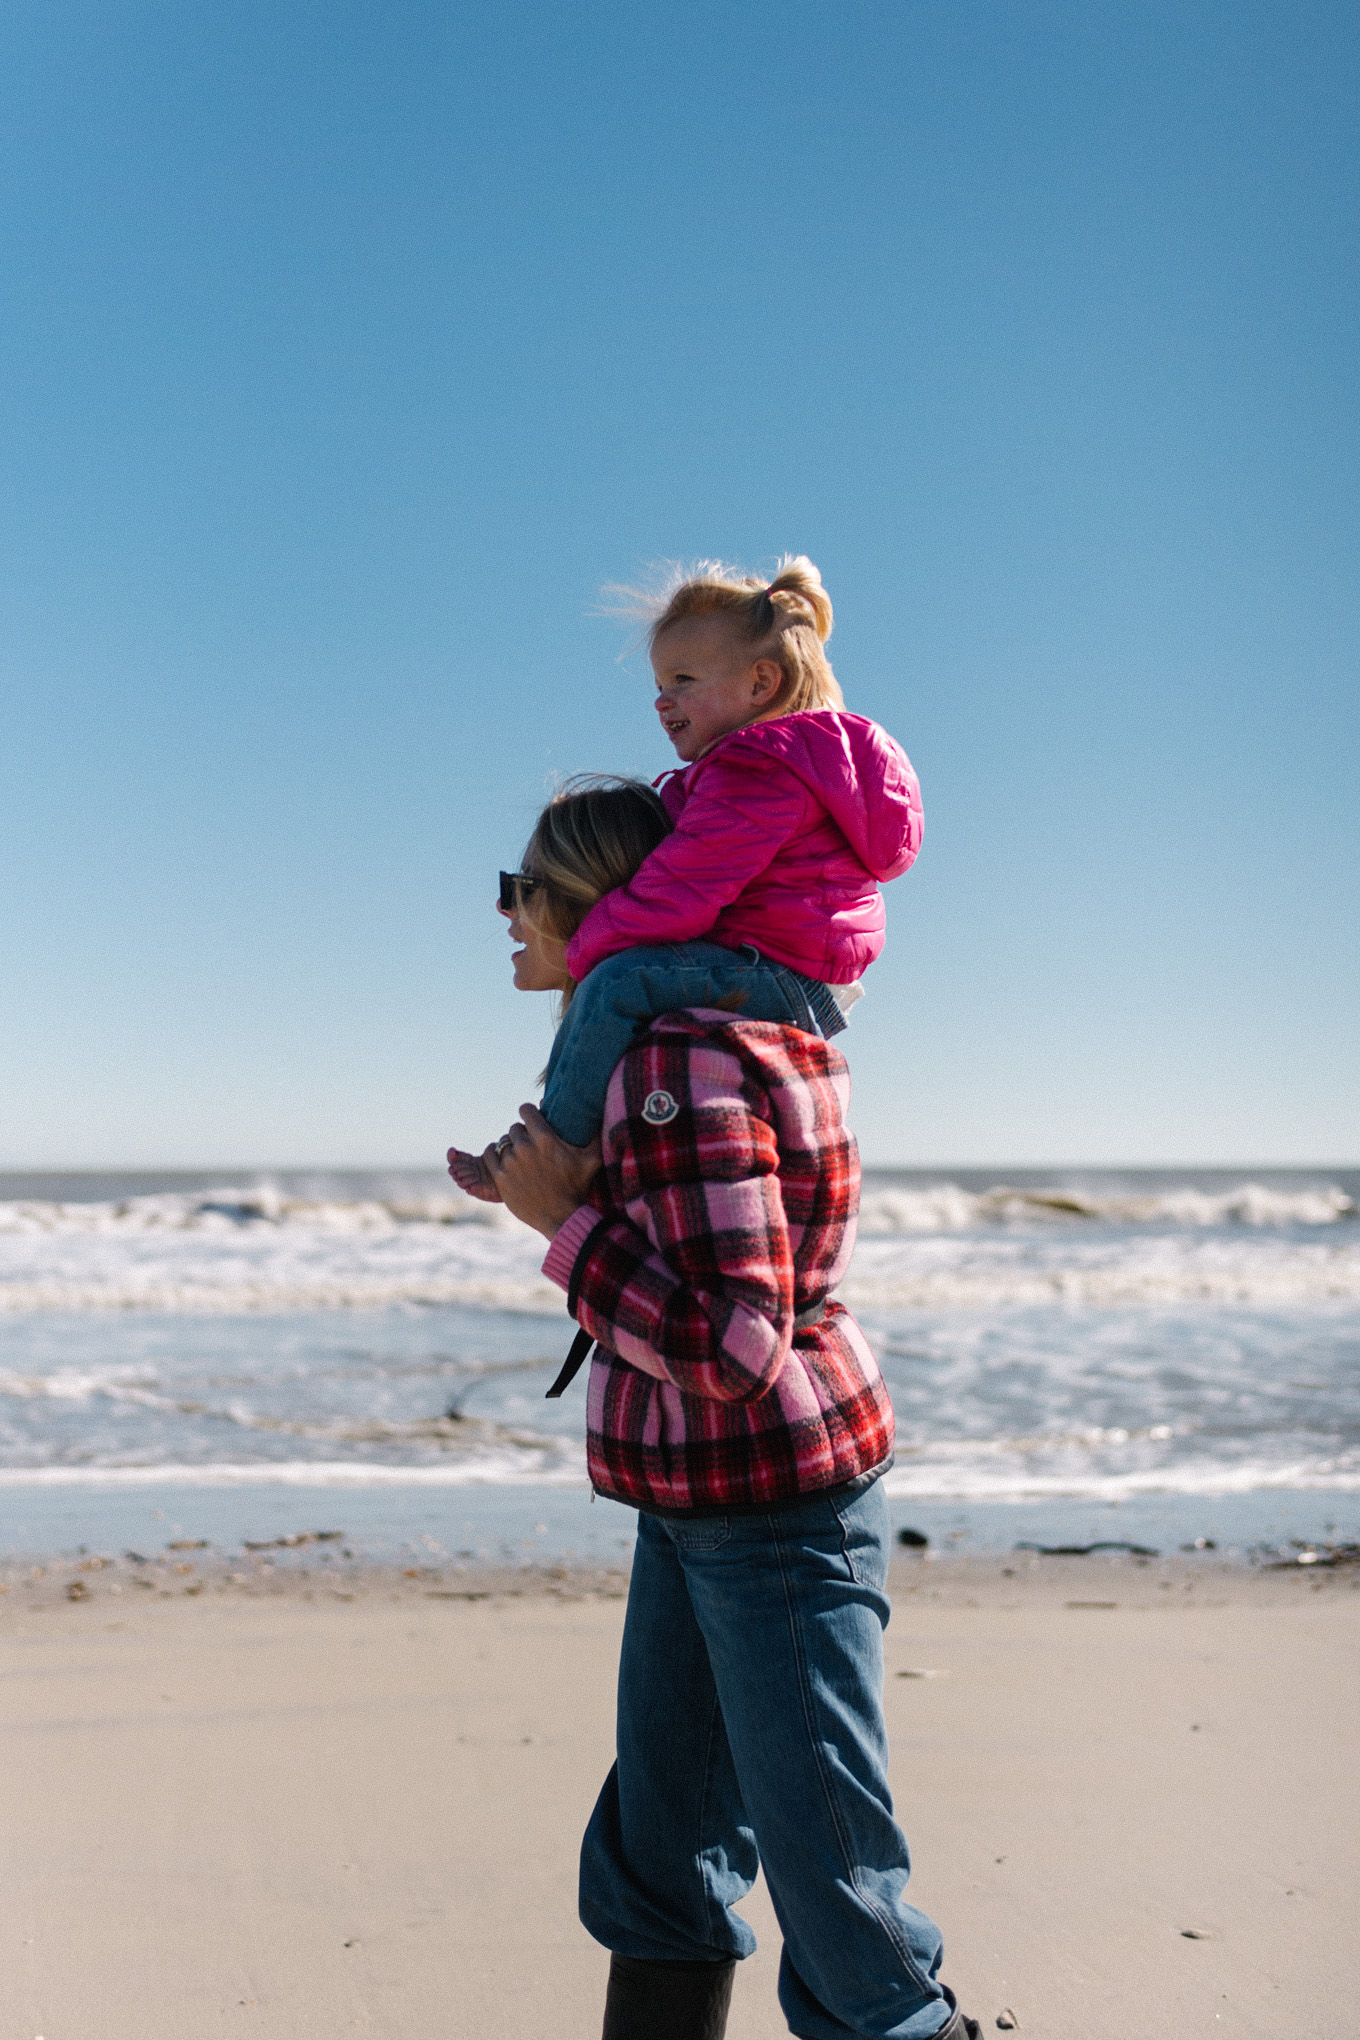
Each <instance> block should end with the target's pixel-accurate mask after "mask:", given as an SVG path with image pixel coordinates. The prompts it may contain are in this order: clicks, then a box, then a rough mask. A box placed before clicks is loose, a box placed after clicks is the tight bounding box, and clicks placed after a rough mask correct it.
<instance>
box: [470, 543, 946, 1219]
mask: <svg viewBox="0 0 1360 2040" xmlns="http://www.w3.org/2000/svg"><path fill="white" fill-rule="evenodd" d="M830 634H831V601H830V597H829V596H828V595H827V592H826V590H825V588H824V587H823V586H822V579H821V575H820V574H819V573H818V571H817V569H816V567H814V566H813V564H812V562H811V561H810V560H808V559H805V558H803V557H801V556H799V557H797V558H786V559H784V560H783V561H782V562H781V564H780V567H779V571H778V572H777V574H776V575H775V577H774V579H773V580H772V581H771V582H769V584H768V585H766V584H765V583H764V582H762V581H757V580H754V579H751V578H749V577H744V576H743V577H739V576H737V575H734V574H731V573H729V572H728V571H726V570H725V569H723V568H722V567H721V566H716V565H715V566H712V567H709V566H705V567H703V568H701V569H700V570H699V571H698V572H696V573H695V574H693V575H692V576H691V577H690V578H689V579H687V580H684V581H682V582H681V583H680V585H679V586H678V587H677V588H676V589H675V591H674V593H673V594H672V595H671V596H670V597H669V599H668V600H667V601H666V603H665V605H664V607H662V608H661V609H660V611H659V613H658V614H657V615H656V617H655V619H654V621H653V623H652V625H651V628H650V630H649V633H648V641H649V646H650V650H651V657H652V665H653V668H654V670H655V673H656V689H657V692H656V709H657V714H658V715H659V716H660V718H661V724H662V727H663V728H664V730H665V732H666V734H667V736H668V737H669V738H670V740H671V743H672V744H673V745H674V747H675V750H676V753H677V755H678V757H679V758H680V759H681V761H682V764H681V767H680V768H679V769H677V770H676V771H673V772H671V773H669V774H668V775H666V776H665V777H664V778H663V779H661V780H659V781H658V782H657V784H658V786H659V788H660V792H661V799H662V801H663V803H664V805H665V808H666V811H667V813H668V815H669V816H670V819H671V822H672V824H673V827H672V830H671V833H670V834H669V835H667V836H665V837H664V838H663V840H662V841H661V842H660V843H659V844H658V845H657V847H656V848H655V849H654V850H653V851H652V852H651V854H650V856H649V857H647V859H646V860H645V862H644V863H643V864H642V865H641V867H640V868H639V870H638V871H637V874H636V876H635V877H634V878H633V879H632V881H631V882H630V883H629V884H628V885H625V886H620V887H619V888H618V889H617V890H616V891H614V892H610V893H607V894H606V895H605V897H604V898H603V899H601V900H600V901H599V902H598V904H597V905H595V906H594V907H593V908H592V909H591V911H590V912H589V913H588V914H587V916H586V918H585V920H584V921H583V922H582V924H581V926H580V928H579V929H578V931H577V933H576V934H575V935H574V936H573V937H572V939H571V941H570V943H569V944H568V945H567V951H566V964H567V969H568V971H569V972H570V974H571V976H572V978H573V979H574V980H575V981H576V990H575V992H574V995H573V996H572V998H571V1001H570V1004H569V1005H568V1006H567V1009H566V1013H565V1015H564V1017H563V1020H562V1024H561V1026H560V1027H559V1029H558V1031H557V1035H556V1037H555V1039H554V1042H553V1049H552V1054H551V1056H550V1058H549V1061H548V1068H547V1071H546V1073H545V1090H544V1095H543V1111H544V1114H545V1116H546V1117H547V1119H548V1120H549V1121H550V1123H551V1124H552V1125H553V1126H554V1127H555V1128H556V1130H557V1132H558V1133H559V1134H560V1135H561V1136H562V1138H563V1139H564V1140H567V1141H570V1142H572V1143H574V1144H575V1145H576V1146H580V1147H584V1146H586V1145H587V1144H588V1143H589V1142H591V1141H592V1140H594V1138H595V1137H596V1135H597V1134H598V1133H599V1130H600V1122H601V1117H602V1114H603V1108H604V1095H605V1091H606V1089H607V1087H608V1084H609V1079H610V1077H611V1076H612V1074H613V1071H614V1068H615V1065H616V1064H617V1063H618V1061H619V1059H620V1057H621V1056H622V1055H623V1054H624V1052H625V1050H626V1049H627V1048H628V1047H629V1046H630V1045H631V1043H632V1041H633V1039H634V1037H635V1035H636V1034H637V1032H638V1031H639V1029H640V1028H641V1027H643V1026H645V1025H646V1024H647V1022H648V1021H650V1020H652V1019H654V1018H655V1017H656V1016H657V1015H658V1014H659V1013H664V1012H674V1011H676V1010H678V1009H680V1008H682V1007H687V1006H722V1007H726V1008H729V1009H732V1010H735V1011H738V1012H740V1013H741V1015H742V1017H743V1018H744V1019H750V1020H775V1021H780V1022H782V1023H785V1024H789V1025H792V1026H795V1027H801V1028H804V1029H806V1030H808V1031H809V1032H812V1033H817V1034H822V1035H824V1036H829V1035H832V1034H835V1033H838V1032H839V1031H840V1030H841V1029H842V1028H843V1027H844V1025H845V1014H846V1011H847V1010H848V1008H849V1007H850V1006H851V1005H852V1004H853V1003H854V1001H855V1000H856V999H857V998H859V997H860V995H861V990H862V987H861V985H860V982H859V981H860V978H861V976H862V975H863V973H864V971H865V969H866V967H867V966H868V965H869V964H871V963H872V962H873V961H874V959H875V957H877V955H878V954H879V952H880V950H881V949H882V947H883V939H884V913H883V901H882V898H881V896H880V894H879V890H878V885H879V881H881V880H886V879H890V878H897V877H898V876H899V875H900V874H901V873H902V872H904V871H906V870H907V868H908V867H909V865H910V864H911V863H912V862H913V860H914V859H915V856H916V853H917V851H918V849H919V848H920V844H921V803H920V794H919V791H918V788H917V783H916V775H915V773H914V772H913V771H912V768H911V765H910V763H909V761H908V759H907V756H906V753H905V752H904V751H903V750H902V748H901V746H900V745H899V744H897V743H895V742H894V740H893V739H892V738H891V737H890V736H889V735H888V733H887V732H886V730H883V729H881V728H880V727H879V725H878V724H877V723H874V722H870V721H869V720H868V718H867V717H865V716H859V715H850V714H848V713H847V712H846V709H845V706H844V698H843V696H842V694H841V690H840V687H839V686H838V685H837V682H836V677H835V675H834V674H833V672H832V670H831V666H830V664H829V662H828V660H827V656H826V653H825V651H824V650H823V645H824V643H825V640H826V639H827V638H828V637H829V636H830ZM533 876H534V875H533V873H532V872H530V873H525V874H522V877H523V878H524V879H525V881H526V882H527V885H529V886H531V885H532V881H533ZM502 904H503V905H505V904H506V903H505V902H502ZM450 1173H451V1174H452V1175H453V1176H454V1177H455V1179H456V1180H457V1181H459V1182H460V1183H462V1185H463V1187H464V1188H465V1189H470V1190H471V1189H482V1183H483V1172H482V1168H481V1164H480V1162H479V1161H478V1160H477V1159H476V1158H475V1157H473V1156H470V1155H463V1154H460V1153H459V1152H458V1151H457V1150H452V1151H451V1152H450ZM482 1194H485V1190H484V1189H482Z"/></svg>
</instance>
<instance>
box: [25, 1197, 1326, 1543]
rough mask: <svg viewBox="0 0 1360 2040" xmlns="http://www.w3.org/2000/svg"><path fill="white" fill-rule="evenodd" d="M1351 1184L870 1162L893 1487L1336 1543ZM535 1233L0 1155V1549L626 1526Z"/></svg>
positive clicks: (865, 1272) (471, 1211)
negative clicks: (336, 1528) (190, 1538)
mask: <svg viewBox="0 0 1360 2040" xmlns="http://www.w3.org/2000/svg"><path fill="white" fill-rule="evenodd" d="M1358 1206H1360V1171H1349V1170H1317V1171H1307V1170H1287V1171H1286V1170H1253V1171H1250V1172H1247V1171H1224V1170H1196V1169H1182V1170H1167V1171H1148V1170H1084V1169H1066V1170H1043V1171H1038V1170H1012V1171H1002V1170H941V1171H924V1170H898V1171H881V1170H880V1171H867V1172H866V1175H865V1182H864V1196H863V1204H862V1210H861V1218H860V1232H859V1244H858V1247H857V1250H856V1253H855V1258H854V1261H853V1263H852V1265H851V1269H850V1272H849V1274H848V1277H847V1279H846V1281H845V1283H844V1285H843V1287H842V1289H841V1291H840V1296H841V1299H842V1300H843V1301H844V1302H845V1303H846V1304H848V1305H849V1306H850V1307H851V1308H852V1309H854V1310H855V1312H856V1314H857V1315H858V1316H859V1318H860V1321H861V1323H862V1324H863V1326H864V1328H865V1331H866V1333H867V1334H868V1336H869V1339H870V1341H871V1343H872V1345H873V1347H874V1349H875V1351H876V1352H877V1354H878V1356H879V1360H880V1363H881V1365H882V1367H883V1371H884V1374H885V1376H886V1378H887V1381H888V1383H889V1386H890V1389H891V1392H892V1397H893V1402H894V1405H895V1408H896V1412H897V1424H898V1451H897V1461H896V1465H895V1467H894V1469H893V1471H892V1473H891V1474H890V1475H889V1476H888V1492H889V1495H890V1497H891V1499H892V1502H893V1506H894V1513H895V1515H896V1516H897V1517H898V1518H899V1520H900V1521H901V1522H903V1523H907V1522H909V1521H910V1522H913V1523H917V1524H919V1525H920V1526H921V1527H922V1528H923V1529H924V1530H926V1531H927V1532H928V1533H929V1534H931V1536H932V1538H933V1539H935V1540H936V1541H940V1540H948V1539H953V1540H955V1542H962V1543H963V1544H965V1545H970V1544H982V1545H987V1544H990V1545H996V1544H997V1543H1006V1542H1010V1541H1021V1540H1022V1539H1023V1537H1024V1532H1025V1531H1026V1530H1027V1529H1028V1530H1031V1531H1033V1532H1034V1533H1035V1536H1036V1538H1037V1539H1038V1541H1042V1539H1043V1537H1044V1536H1048V1537H1056V1538H1070V1537H1071V1536H1073V1535H1077V1534H1084V1533H1085V1532H1087V1531H1090V1532H1092V1533H1093V1534H1094V1535H1099V1536H1120V1537H1122V1536H1125V1535H1128V1536H1129V1537H1132V1536H1133V1535H1134V1533H1135V1531H1137V1532H1138V1534H1139V1535H1141V1536H1142V1537H1144V1538H1146V1537H1149V1536H1152V1537H1155V1538H1160V1539H1161V1540H1162V1542H1164V1543H1165V1542H1175V1541H1182V1542H1184V1541H1189V1542H1194V1541H1195V1539H1196V1538H1205V1537H1210V1536H1211V1535H1212V1533H1213V1532H1215V1531H1216V1532H1218V1533H1219V1534H1218V1535H1217V1536H1213V1541H1214V1542H1215V1543H1219V1542H1227V1541H1235V1542H1236V1543H1238V1544H1239V1545H1245V1544H1251V1543H1256V1544H1258V1545H1267V1544H1272V1543H1273V1544H1274V1545H1275V1546H1280V1545H1285V1546H1287V1545H1288V1542H1289V1539H1290V1538H1297V1539H1300V1540H1307V1539H1316V1538H1320V1537H1324V1536H1328V1535H1331V1536H1336V1537H1338V1538H1343V1539H1344V1538H1353V1537H1354V1536H1355V1535H1356V1530H1357V1524H1358V1523H1360V1368H1358V1367H1357V1361H1358V1360H1360V1222H1358V1218H1360V1213H1358V1209H1357V1207H1358ZM541 1259H542V1243H541V1241H540V1240H539V1239H538V1237H537V1235H536V1234H533V1233H531V1232H529V1231H528V1230H527V1229H526V1228H525V1227H523V1226H521V1225H519V1224H517V1223H516V1221H514V1220H513V1219H511V1218H509V1217H508V1216H507V1215H506V1214H505V1213H504V1212H502V1211H500V1210H495V1209H488V1208H487V1207H485V1206H481V1205H478V1204H475V1203H474V1202H472V1201H471V1200H470V1199H467V1198H465V1197H464V1196H462V1194H461V1193H460V1192H458V1191H457V1190H456V1189H454V1187H453V1186H452V1185H451V1184H450V1183H449V1181H448V1179H447V1177H443V1176H440V1175H438V1174H436V1173H434V1172H433V1171H431V1172H419V1171H395V1170H394V1171H371V1172H365V1171H331V1172H312V1173H308V1172H267V1171H259V1172H256V1171H237V1172H234V1173H222V1172H208V1171H202V1172H196V1173H192V1174H184V1175H178V1176H170V1175H164V1174H162V1175H155V1176H150V1175H140V1176H139V1175H112V1174H109V1175H87V1176H79V1177H74V1176H64V1177H56V1176H28V1177H19V1176H8V1177H6V1176H0V1553H6V1554H14V1553H18V1552H30V1553H31V1552H39V1551H42V1550H44V1549H49V1548H51V1549H56V1548H63V1549H64V1548H70V1549H74V1548H76V1546H77V1545H81V1544H84V1545H87V1546H88V1547H89V1548H91V1549H96V1548H99V1547H101V1546H102V1545H104V1544H109V1543H116V1542H118V1541H119V1540H120V1539H122V1538H127V1539H130V1540H131V1541H134V1542H135V1541H136V1540H137V1538H138V1537H140V1538H141V1539H142V1541H145V1538H146V1536H147V1535H148V1534H149V1530H148V1525H150V1526H152V1527H157V1528H158V1527H164V1528H166V1529H167V1530H170V1531H178V1530H185V1529H197V1530H199V1531H201V1532H202V1533H203V1534H205V1535H207V1534H209V1533H211V1535H212V1536H213V1537H214V1539H216V1540H218V1541H227V1542H230V1541H231V1540H232V1539H233V1538H239V1537H243V1536H248V1535H250V1533H251V1531H252V1530H254V1531H257V1532H260V1533H262V1534H263V1533H266V1532H270V1531H271V1527H272V1529H274V1530H277V1532H278V1534H288V1533H290V1532H295V1531H298V1530H300V1529H301V1528H303V1527H304V1525H306V1524H311V1523H312V1519H313V1518H315V1517H318V1516H319V1515H325V1514H329V1515H335V1514H336V1513H337V1511H338V1512H339V1514H340V1515H341V1516H342V1517H344V1519H345V1524H344V1527H345V1528H346V1531H347V1534H348V1535H350V1536H351V1537H353V1538H364V1539H366V1540H367V1542H368V1544H369V1545H370V1546H371V1547H372V1548H373V1549H375V1550H376V1549H378V1548H379V1547H381V1548H383V1549H389V1550H390V1549H405V1548H410V1549H417V1548H419V1549H424V1550H429V1549H432V1548H433V1549H438V1550H440V1551H444V1552H450V1553H457V1554H461V1555H462V1556H464V1557H468V1556H475V1557H495V1558H498V1559H505V1558H506V1557H515V1558H524V1557H532V1558H536V1559H544V1558H558V1557H561V1556H563V1555H564V1554H565V1555H569V1556H584V1557H592V1558H599V1557H602V1556H614V1555H617V1554H619V1553H621V1552H623V1551H626V1548H627V1545H628V1543H629V1541H630V1530H631V1519H630V1517H629V1516H628V1512H626V1511H624V1510H621V1509H619V1508H617V1507H616V1506H611V1505H605V1506H603V1507H600V1508H591V1507H589V1492H588V1489H587V1487H586V1484H585V1480H584V1452H583V1430H584V1393H583V1384H582V1383H578V1384H577V1386H576V1387H575V1388H574V1389H573V1390H571V1391H569V1392H568V1394H567V1395H566V1396H564V1397H563V1398H562V1400H561V1401H559V1402H552V1403H550V1402H546V1401H545V1400H544V1391H545V1389H546V1388H547V1386H548V1383H549V1382H550V1381H551V1379H552V1377H553V1375H554V1373H555V1372H556V1370H557V1368H558V1366H559V1365H560V1362H561V1359H562V1357H563V1355H564V1353H565V1351H566V1348H567V1346H568V1344H569V1343H570V1335H571V1331H572V1327H571V1325H570V1323H569V1321H568V1319H567V1317H566V1314H565V1309H564V1302H563V1298H562V1296H561V1293H560V1292H559V1291H558V1290H557V1289H555V1288H554V1287H553V1286H552V1285H551V1284H549V1283H547V1282H546V1281H545V1280H544V1279H543V1277H542V1275H541V1274H540V1273H539V1264H540V1261H541ZM1112 1512H1114V1513H1112ZM1116 1521H1117V1522H1118V1523H1119V1524H1121V1525H1122V1526H1123V1527H1122V1528H1120V1529H1118V1530H1112V1529H1111V1528H1110V1525H1111V1524H1112V1523H1114V1522H1116ZM356 1525H357V1526H358V1527H357V1528H356V1527H355V1526H356ZM312 1527H316V1525H315V1524H313V1525H312ZM1028 1541H1035V1539H1030V1540H1028Z"/></svg>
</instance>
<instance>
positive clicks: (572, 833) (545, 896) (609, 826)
mask: <svg viewBox="0 0 1360 2040" xmlns="http://www.w3.org/2000/svg"><path fill="white" fill-rule="evenodd" d="M670 832H671V819H670V816H669V815H668V814H667V813H666V810H665V808H664V807H663V806H662V804H661V798H660V795H659V794H656V793H654V792H653V791H652V789H651V787H650V786H647V785H645V784H644V783H643V781H642V780H640V779H615V778H609V777H606V776H602V775H597V774H594V773H582V774H581V775H580V776H579V777H578V778H575V779H568V780H567V781H566V782H565V784H564V785H563V786H562V787H560V788H559V790H558V791H557V792H556V793H555V794H554V795H553V797H552V799H551V800H550V801H549V802H548V805H547V806H546V807H545V808H544V810H543V812H542V814H541V815H540V816H539V818H538V821H537V822H536V823H535V825H534V832H533V834H532V836H530V838H529V841H528V843H527V845H526V846H525V851H524V859H523V870H524V872H525V874H526V876H528V877H530V878H536V879H537V880H538V881H539V883H538V884H537V885H536V886H534V888H533V889H532V891H529V892H525V893H524V894H523V895H522V896H521V900H520V918H521V920H524V921H527V922H528V923H529V925H530V927H532V928H535V929H537V930H538V932H539V933H540V934H542V935H548V936H551V937H552V938H553V939H554V940H555V941H558V942H570V940H571V938H572V936H573V935H574V934H575V933H576V931H577V929H578V928H579V927H580V925H581V923H582V921H584V919H585V917H586V915H587V914H588V913H589V912H590V910H591V908H592V907H593V906H594V905H595V903H596V901H597V900H602V899H603V898H604V896H605V894H606V893H608V892H614V891H615V890H616V888H617V887H619V886H621V885H627V883H628V881H629V879H630V878H632V877H633V875H634V873H635V872H636V871H637V868H638V866H639V865H640V864H641V863H642V862H643V859H644V858H647V857H650V855H651V853H652V851H653V850H655V848H656V846H657V844H658V843H660V842H662V841H663V840H664V838H665V837H667V836H669V834H670ZM574 990H575V986H574V985H570V986H568V987H567V989H566V990H565V991H564V992H563V994H562V1011H563V1012H564V1013H565V1012H566V1010H567V1007H568V1006H569V1005H570V1004H571V995H572V992H573V991H574Z"/></svg>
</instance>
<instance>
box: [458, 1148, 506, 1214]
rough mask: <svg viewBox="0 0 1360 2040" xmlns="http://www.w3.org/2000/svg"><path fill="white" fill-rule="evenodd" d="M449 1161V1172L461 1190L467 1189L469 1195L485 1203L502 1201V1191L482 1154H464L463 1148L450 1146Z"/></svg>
mask: <svg viewBox="0 0 1360 2040" xmlns="http://www.w3.org/2000/svg"><path fill="white" fill-rule="evenodd" d="M448 1162H449V1174H450V1175H451V1176H452V1178H453V1180H454V1182H455V1183H456V1184H457V1185H458V1188H459V1189H460V1190H465V1191H466V1192H467V1194H468V1196H469V1197H476V1198H479V1199H480V1200H481V1202H482V1203H483V1204H499V1203H500V1201H501V1193H500V1191H499V1190H498V1189H497V1188H496V1185H495V1183H494V1182H493V1181H492V1177H491V1171H490V1170H489V1169H488V1168H487V1166H486V1163H485V1162H484V1161H483V1160H482V1157H481V1156H480V1155H469V1154H464V1152H463V1150H462V1149H461V1148H450V1149H449V1154H448Z"/></svg>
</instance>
